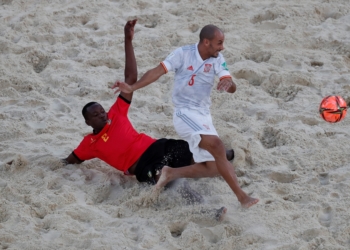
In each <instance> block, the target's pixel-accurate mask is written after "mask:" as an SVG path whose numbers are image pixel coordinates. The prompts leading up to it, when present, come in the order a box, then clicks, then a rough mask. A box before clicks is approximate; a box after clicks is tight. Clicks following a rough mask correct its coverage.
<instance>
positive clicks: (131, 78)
mask: <svg viewBox="0 0 350 250" xmlns="http://www.w3.org/2000/svg"><path fill="white" fill-rule="evenodd" d="M124 81H125V82H126V83H127V84H134V83H135V82H136V81H137V72H136V74H125V78H124Z"/></svg>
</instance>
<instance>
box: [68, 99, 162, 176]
mask: <svg viewBox="0 0 350 250" xmlns="http://www.w3.org/2000/svg"><path fill="white" fill-rule="evenodd" d="M129 107H130V102H129V101H128V100H126V99H125V98H123V97H122V96H119V97H118V98H117V101H116V102H115V103H114V104H113V106H112V107H111V109H110V110H109V112H108V119H109V121H108V123H107V124H106V126H105V127H104V128H103V129H102V130H101V132H100V133H98V134H97V135H95V134H89V135H87V136H85V137H84V139H83V140H82V141H81V143H80V145H79V146H78V147H77V148H76V149H75V150H74V151H73V154H74V155H75V156H76V157H77V158H78V159H79V160H81V161H85V160H90V159H93V158H99V159H101V160H103V161H105V162H106V163H108V164H109V165H111V166H112V167H114V168H116V169H118V170H120V171H123V172H125V171H126V170H128V169H129V168H130V167H131V166H132V165H133V164H134V163H135V162H136V161H137V160H138V159H139V158H140V157H141V155H142V154H143V153H144V152H145V151H146V149H147V148H148V147H149V146H150V145H151V144H152V143H153V142H155V141H156V139H153V138H151V137H149V136H148V135H146V134H143V133H141V134H140V133H138V132H137V131H136V130H135V129H134V127H133V126H132V124H131V122H130V121H129V118H128V116H127V115H128V110H129Z"/></svg>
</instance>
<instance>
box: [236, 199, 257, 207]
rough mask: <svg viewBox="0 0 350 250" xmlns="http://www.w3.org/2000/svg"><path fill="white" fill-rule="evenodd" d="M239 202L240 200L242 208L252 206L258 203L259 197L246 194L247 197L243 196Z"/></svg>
mask: <svg viewBox="0 0 350 250" xmlns="http://www.w3.org/2000/svg"><path fill="white" fill-rule="evenodd" d="M240 202H241V206H242V207H243V208H250V207H251V206H253V205H255V204H256V203H258V202H259V199H256V198H252V197H249V196H247V198H245V199H244V200H243V201H240Z"/></svg>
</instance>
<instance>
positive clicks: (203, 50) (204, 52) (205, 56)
mask: <svg viewBox="0 0 350 250" xmlns="http://www.w3.org/2000/svg"><path fill="white" fill-rule="evenodd" d="M198 53H199V55H200V56H201V58H202V60H203V61H205V60H207V59H208V58H210V55H209V54H208V53H207V50H206V48H205V46H204V45H203V44H201V43H198Z"/></svg>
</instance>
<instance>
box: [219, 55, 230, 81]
mask: <svg viewBox="0 0 350 250" xmlns="http://www.w3.org/2000/svg"><path fill="white" fill-rule="evenodd" d="M215 74H216V75H217V76H218V77H219V78H220V80H222V79H224V78H232V76H231V74H230V72H229V71H228V68H227V63H226V60H225V58H224V56H223V55H222V54H221V53H220V54H219V57H218V63H217V65H216V68H215Z"/></svg>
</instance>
